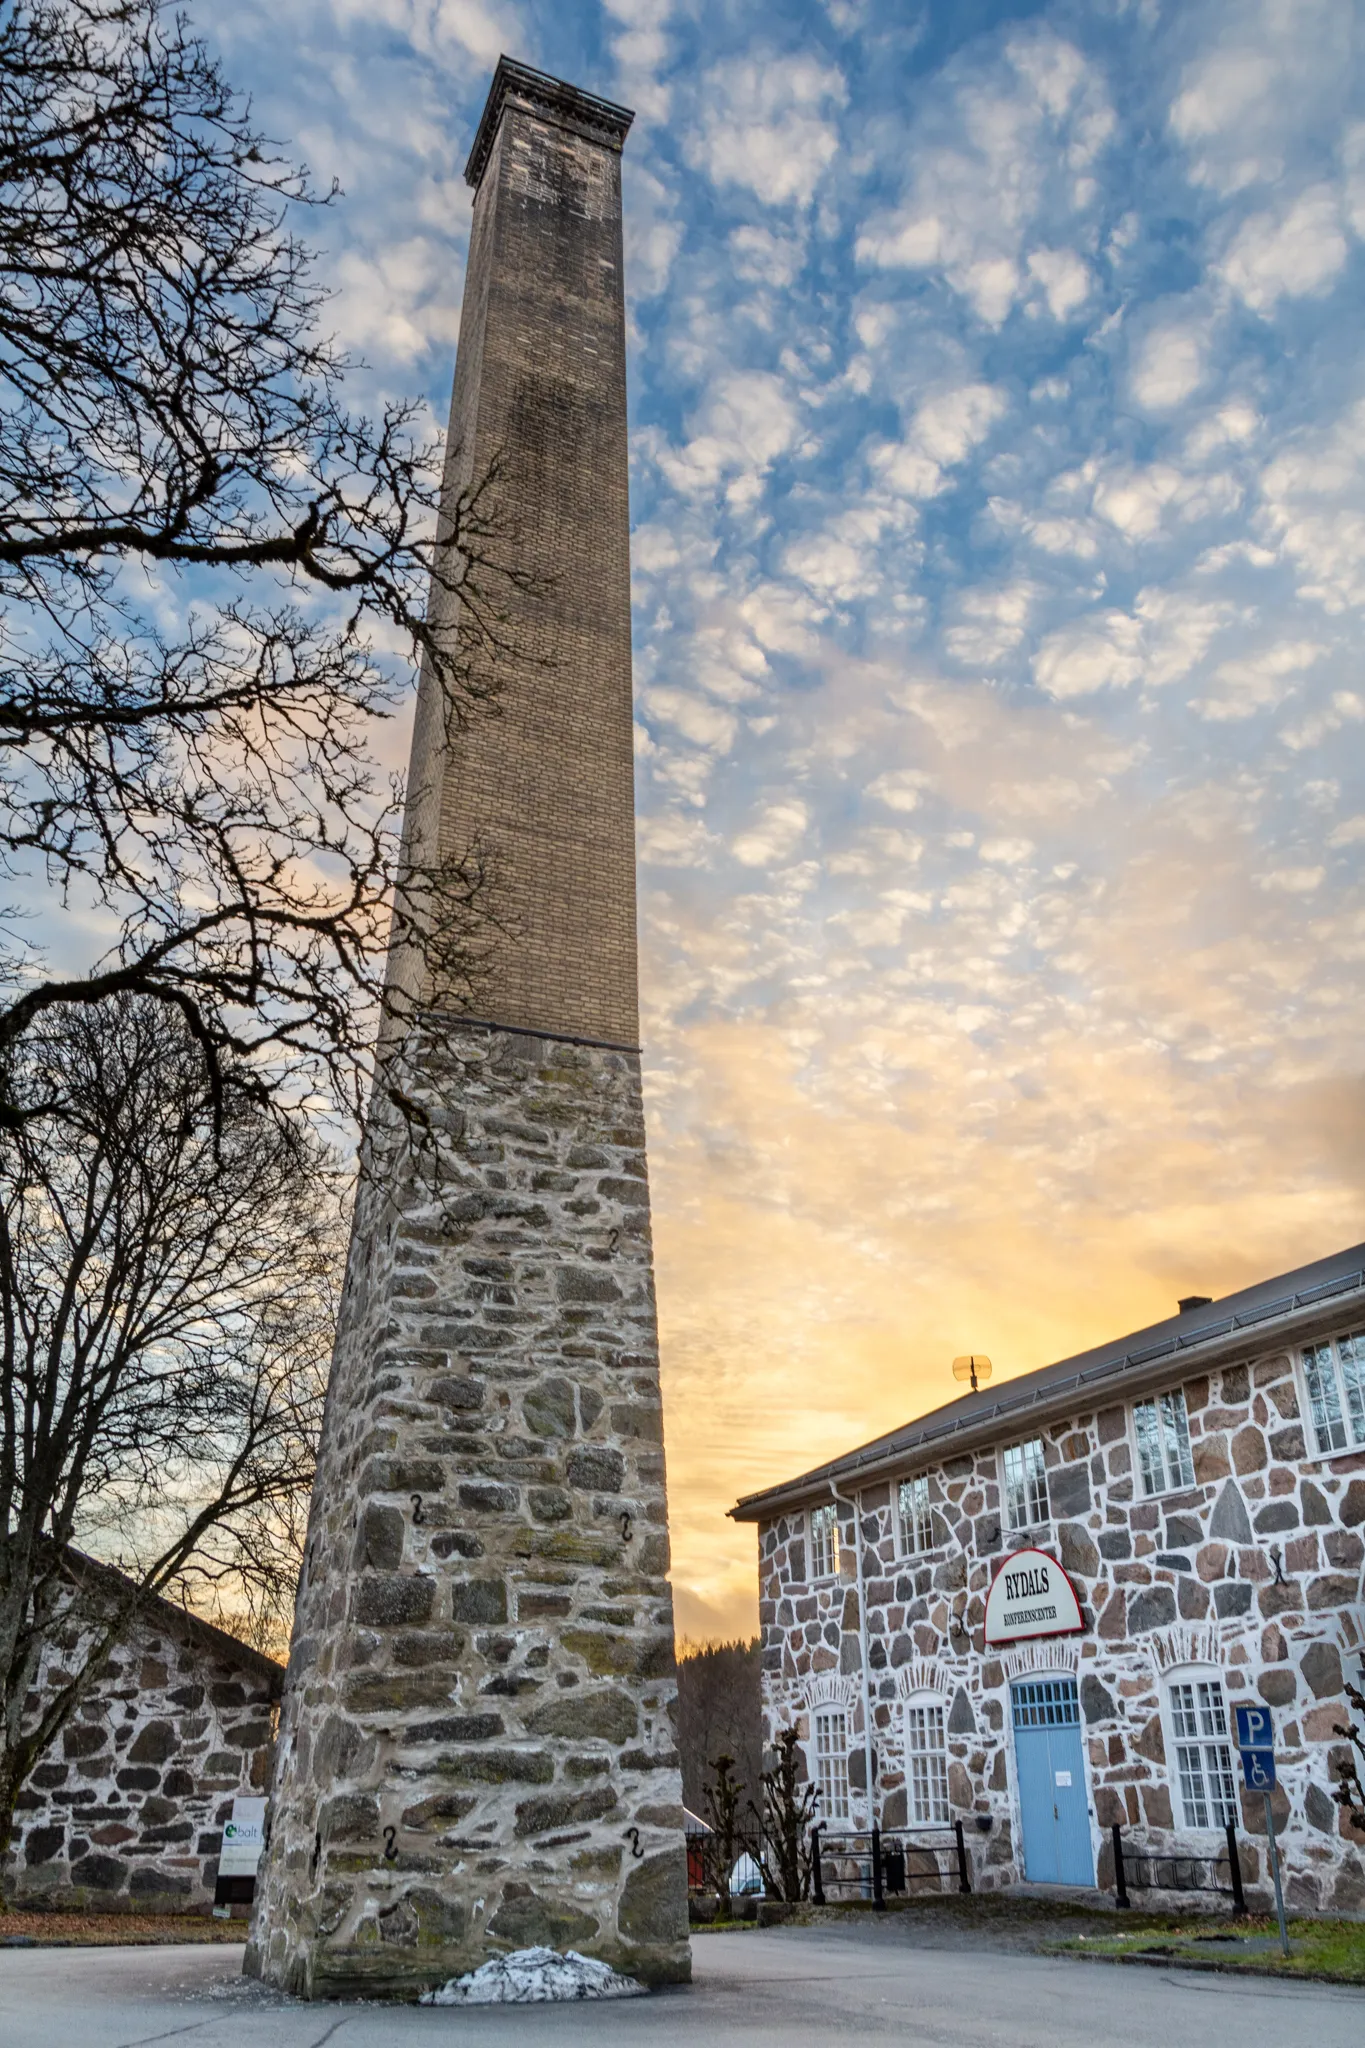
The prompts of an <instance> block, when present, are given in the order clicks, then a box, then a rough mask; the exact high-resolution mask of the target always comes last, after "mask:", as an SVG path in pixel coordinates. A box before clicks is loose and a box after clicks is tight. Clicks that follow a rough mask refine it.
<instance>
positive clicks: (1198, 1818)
mask: <svg viewBox="0 0 1365 2048" xmlns="http://www.w3.org/2000/svg"><path fill="white" fill-rule="evenodd" d="M1169 1697H1170V1708H1171V1734H1172V1735H1173V1736H1174V1738H1175V1768H1176V1776H1177V1778H1178V1780H1179V1784H1180V1804H1181V1807H1182V1808H1183V1809H1184V1816H1185V1826H1186V1827H1187V1828H1222V1827H1226V1826H1227V1824H1228V1822H1229V1821H1235V1820H1236V1818H1237V1791H1236V1786H1235V1783H1234V1781H1233V1775H1232V1748H1231V1745H1230V1744H1229V1742H1228V1710H1227V1706H1226V1704H1225V1702H1224V1699H1223V1681H1222V1679H1221V1678H1185V1679H1178V1680H1173V1681H1172V1683H1171V1686H1170V1694H1169Z"/></svg>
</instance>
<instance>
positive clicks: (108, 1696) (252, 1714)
mask: <svg viewBox="0 0 1365 2048" xmlns="http://www.w3.org/2000/svg"><path fill="white" fill-rule="evenodd" d="M80 1584H81V1588H82V1596H81V1597H82V1606H81V1607H80V1608H77V1607H76V1606H75V1605H73V1606H72V1608H71V1609H69V1610H68V1612H67V1614H66V1617H65V1619H64V1620H63V1621H62V1622H61V1623H60V1624H59V1627H58V1630H57V1633H56V1635H55V1637H54V1640H53V1642H52V1644H51V1646H50V1647H49V1649H48V1650H47V1652H46V1653H45V1655H44V1658H43V1662H42V1665H41V1666H40V1668H39V1674H38V1691H39V1692H40V1693H41V1692H42V1691H43V1690H45V1689H46V1688H47V1687H48V1686H49V1685H51V1684H53V1683H56V1682H58V1681H59V1674H61V1672H62V1665H63V1659H64V1658H70V1657H71V1656H72V1654H73V1652H78V1651H79V1648H80V1644H81V1638H82V1636H83V1635H86V1636H88V1635H89V1633H90V1631H91V1622H90V1621H89V1619H84V1620H83V1619H82V1618H81V1617H82V1613H84V1614H85V1615H86V1616H88V1615H89V1614H90V1612H91V1610H92V1609H93V1611H94V1612H95V1613H96V1614H98V1613H99V1611H100V1609H101V1607H102V1605H103V1603H104V1602H105V1601H106V1600H107V1601H108V1602H109V1603H110V1605H113V1604H115V1603H117V1604H118V1605H120V1606H121V1605H122V1604H123V1602H124V1601H125V1600H126V1599H127V1596H128V1590H129V1588H128V1585H127V1582H126V1581H125V1580H124V1579H123V1578H122V1577H121V1576H120V1574H119V1573H117V1572H114V1571H110V1570H109V1569H108V1568H106V1567H104V1566H99V1565H95V1564H93V1563H92V1562H91V1561H90V1560H89V1559H82V1560H81V1563H80ZM283 1686H284V1666H283V1665H282V1664H277V1663H276V1662H275V1660H274V1659H273V1658H272V1657H265V1656H262V1655H261V1653H260V1652H259V1651H257V1650H253V1649H251V1648H249V1646H248V1645H247V1644H246V1643H242V1642H238V1640H237V1639H236V1637H235V1636H230V1635H227V1634H225V1633H224V1631H223V1630H222V1629H219V1628H214V1627H213V1626H212V1625H211V1624H210V1623H208V1622H205V1621H200V1620H199V1619H198V1618H197V1617H196V1616H194V1615H190V1614H186V1613H185V1611H184V1610H183V1608H179V1607H174V1606H172V1605H171V1603H170V1602H169V1601H167V1600H152V1601H150V1602H146V1603H144V1605H143V1607H142V1609H141V1611H140V1612H139V1614H138V1615H137V1617H136V1618H135V1620H134V1621H133V1623H132V1624H131V1626H130V1628H129V1630H128V1633H127V1637H126V1640H125V1641H124V1642H122V1643H121V1644H120V1646H119V1648H118V1649H117V1651H115V1653H114V1655H113V1656H112V1658H111V1659H110V1661H109V1663H108V1665H107V1667H106V1669H105V1671H104V1673H103V1675H102V1677H101V1678H100V1679H99V1681H98V1683H97V1684H96V1685H95V1686H94V1688H93V1689H92V1691H91V1693H90V1695H89V1697H88V1698H87V1699H86V1700H85V1701H84V1702H83V1704H82V1706H81V1707H80V1709H79V1711H78V1713H77V1715H76V1717H75V1719H74V1720H73V1721H72V1722H71V1724H70V1725H69V1726H68V1727H67V1728H66V1730H65V1731H64V1733H63V1734H62V1735H60V1736H59V1737H58V1739H57V1741H56V1743H55V1744H54V1746H53V1748H52V1751H51V1752H50V1753H49V1754H48V1755H47V1756H45V1757H44V1758H43V1759H42V1761H41V1762H39V1763H38V1764H37V1765H36V1766H35V1768H34V1770H33V1772H32V1774H31V1776H30V1778H29V1781H28V1784H27V1785H26V1786H25V1788H24V1790H23V1791H22V1792H21V1793H20V1795H19V1802H18V1811H17V1814H16V1826H15V1840H14V1844H13V1853H12V1856H11V1864H10V1883H11V1886H12V1888H13V1892H14V1895H15V1897H16V1898H17V1899H19V1900H21V1901H23V1902H24V1903H26V1904H39V1903H41V1904H42V1905H44V1906H50V1907H54V1908H57V1907H62V1908H72V1907H76V1908H82V1909H87V1908H89V1909H95V1910H99V1911H114V1912H119V1911H132V1912H138V1911H141V1912H165V1911H175V1912H186V1911H191V1910H194V1909H196V1908H202V1909H207V1907H209V1906H210V1905H212V1903H213V1892H214V1884H215V1881H216V1879H217V1876H218V1852H219V1849H220V1847H221V1845H222V1829H223V1823H224V1821H225V1820H226V1819H227V1818H228V1816H229V1814H230V1813H231V1810H232V1801H233V1799H234V1797H235V1796H236V1795H237V1794H239V1793H263V1792H264V1791H265V1789H266V1786H267V1784H268V1782H269V1773H270V1757H271V1750H272V1748H273V1745H274V1739H275V1721H276V1715H277V1712H278V1707H279V1698H280V1693H281V1691H282V1689H283ZM34 1704H35V1705H36V1704H37V1702H36V1701H35V1702H34Z"/></svg>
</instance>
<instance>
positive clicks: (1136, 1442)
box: [1128, 1386, 1195, 1500]
mask: <svg viewBox="0 0 1365 2048" xmlns="http://www.w3.org/2000/svg"><path fill="white" fill-rule="evenodd" d="M1163 1404H1169V1405H1170V1406H1171V1408H1172V1409H1174V1408H1175V1407H1176V1404H1178V1412H1179V1418H1180V1421H1181V1422H1183V1424H1184V1428H1185V1441H1184V1450H1185V1454H1186V1463H1187V1467H1188V1470H1189V1475H1190V1476H1189V1478H1188V1479H1186V1478H1185V1477H1184V1470H1185V1468H1184V1467H1182V1470H1181V1476H1180V1477H1179V1478H1178V1479H1172V1478H1171V1476H1170V1456H1169V1450H1168V1446H1167V1441H1166V1429H1167V1425H1168V1417H1167V1416H1166V1415H1163V1413H1162V1407H1163ZM1140 1408H1153V1409H1155V1411H1156V1417H1157V1428H1158V1431H1159V1434H1160V1437H1161V1443H1160V1453H1161V1484H1160V1486H1157V1487H1154V1488H1153V1489H1152V1491H1151V1492H1150V1493H1149V1492H1148V1491H1147V1475H1146V1471H1145V1468H1144V1466H1143V1462H1142V1428H1141V1425H1140V1424H1139V1422H1138V1410H1139V1409H1140ZM1128 1425H1129V1434H1130V1445H1129V1448H1130V1449H1131V1451H1132V1454H1133V1478H1134V1480H1135V1482H1136V1485H1135V1488H1134V1495H1135V1498H1136V1499H1139V1500H1161V1499H1163V1498H1164V1497H1165V1495H1166V1494H1168V1493H1188V1492H1189V1490H1190V1488H1191V1487H1192V1486H1193V1485H1194V1483H1195V1479H1194V1445H1193V1443H1192V1442H1191V1439H1190V1416H1189V1410H1188V1408H1187V1407H1186V1406H1185V1389H1184V1387H1183V1386H1182V1387H1167V1388H1164V1389H1163V1390H1162V1392H1161V1393H1159V1394H1146V1395H1144V1396H1143V1398H1142V1399H1141V1400H1140V1401H1133V1402H1131V1403H1130V1404H1129V1408H1128Z"/></svg>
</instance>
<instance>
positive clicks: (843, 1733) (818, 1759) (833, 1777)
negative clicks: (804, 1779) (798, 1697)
mask: <svg viewBox="0 0 1365 2048" xmlns="http://www.w3.org/2000/svg"><path fill="white" fill-rule="evenodd" d="M810 1748H811V1765H812V1770H811V1777H812V1779H813V1781H814V1783H815V1787H816V1790H817V1792H818V1793H819V1796H820V1818H821V1820H822V1821H845V1822H847V1821H848V1820H850V1819H851V1818H852V1812H853V1808H852V1805H851V1803H850V1799H849V1785H848V1709H847V1707H812V1709H811V1717H810Z"/></svg>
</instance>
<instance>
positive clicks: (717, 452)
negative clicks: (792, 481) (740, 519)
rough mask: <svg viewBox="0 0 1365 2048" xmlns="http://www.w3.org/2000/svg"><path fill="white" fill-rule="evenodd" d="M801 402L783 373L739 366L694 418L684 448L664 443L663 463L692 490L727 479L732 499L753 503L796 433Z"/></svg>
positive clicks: (676, 481) (709, 488) (676, 482)
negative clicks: (767, 473) (765, 478)
mask: <svg viewBox="0 0 1365 2048" xmlns="http://www.w3.org/2000/svg"><path fill="white" fill-rule="evenodd" d="M798 424H799V416H798V411H797V407H796V405H795V403H794V401H793V399H792V396H791V394H790V392H789V390H788V388H787V384H786V382H785V380H784V379H783V378H782V377H779V376H776V375H774V373H773V372H772V371H770V370H733V371H729V372H727V373H726V374H724V375H722V376H721V377H719V378H718V379H717V381H716V383H715V385H714V386H713V387H712V389H711V391H710V392H709V394H708V396H707V397H706V399H705V400H704V402H703V404H702V405H701V407H700V408H699V410H698V412H697V413H696V415H695V416H694V418H693V421H692V429H693V431H692V433H691V436H690V438H689V439H688V441H687V442H686V444H685V445H684V446H683V447H682V448H681V449H674V448H662V449H661V450H660V453H659V457H658V460H659V466H660V468H661V469H662V470H663V471H664V474H665V475H666V476H667V478H668V480H669V482H670V483H671V484H672V485H673V486H674V487H675V489H677V490H679V491H681V492H683V493H684V494H685V495H686V496H695V495H697V494H699V493H703V492H705V493H710V492H713V491H714V490H715V489H716V487H717V486H718V485H719V484H721V483H722V482H726V480H727V479H728V482H726V489H727V494H728V495H729V497H730V499H731V502H732V503H752V502H753V500H754V499H755V498H756V497H757V495H758V494H759V492H760V490H761V488H762V478H763V474H764V472H765V471H766V470H767V469H768V468H769V467H770V465H771V464H772V463H773V462H775V461H776V460H777V458H778V456H780V455H783V454H785V453H786V451H787V449H788V448H790V447H791V445H792V442H793V441H794V440H795V439H796V433H797V427H798Z"/></svg>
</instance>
